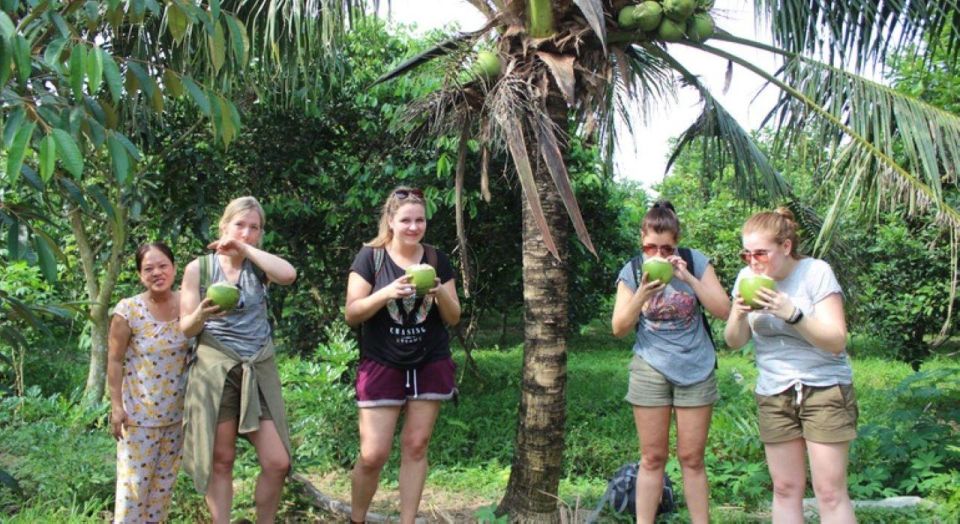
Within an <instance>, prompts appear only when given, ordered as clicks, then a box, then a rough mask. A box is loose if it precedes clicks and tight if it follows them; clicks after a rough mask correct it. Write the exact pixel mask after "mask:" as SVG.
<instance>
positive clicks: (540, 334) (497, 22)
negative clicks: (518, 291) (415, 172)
mask: <svg viewBox="0 0 960 524" xmlns="http://www.w3.org/2000/svg"><path fill="white" fill-rule="evenodd" d="M468 1H469V2H470V4H472V5H473V6H475V7H476V8H477V9H478V10H479V11H480V12H482V13H483V14H484V15H486V17H487V19H488V23H487V24H486V25H485V26H484V27H483V28H481V29H480V30H478V31H474V32H467V33H460V34H457V35H455V36H453V37H452V38H450V39H448V40H445V41H443V42H441V43H439V44H438V45H436V46H435V47H433V48H431V49H429V50H427V51H425V52H423V53H421V54H419V55H417V56H415V57H413V58H411V59H409V60H407V61H405V62H403V63H402V64H400V65H399V66H397V67H396V69H395V70H393V71H391V72H390V73H388V74H386V75H384V76H383V77H382V78H381V79H380V81H388V80H390V79H391V78H394V77H396V76H398V75H402V74H406V73H408V72H410V71H411V70H413V69H414V68H416V67H419V66H420V65H422V64H424V63H427V62H430V61H433V60H441V61H443V66H444V70H446V71H448V72H449V73H448V75H447V82H445V84H444V87H443V88H442V89H440V90H438V91H437V92H435V93H433V94H432V95H430V96H429V97H427V98H425V99H423V100H422V101H420V102H418V103H417V104H416V105H415V107H413V108H412V111H411V114H412V115H414V116H413V118H417V117H419V115H429V118H428V119H427V120H425V121H423V131H424V132H426V133H431V134H432V133H441V132H442V133H450V132H455V133H457V134H458V135H459V136H460V137H461V141H460V148H461V153H460V159H459V162H458V166H457V170H456V188H457V195H458V196H457V208H458V210H459V209H461V208H462V202H461V200H462V188H463V184H464V174H465V171H466V168H465V164H466V161H465V160H466V155H467V139H468V138H471V137H476V138H478V139H479V142H480V144H481V147H482V150H483V156H482V161H481V191H483V192H484V193H485V191H484V189H485V188H486V187H487V184H488V176H487V172H486V171H487V170H486V159H487V158H488V156H489V153H490V152H491V151H495V150H506V151H507V152H508V153H509V155H510V157H511V158H512V159H513V164H514V166H515V168H516V174H517V177H518V178H519V180H520V184H521V186H522V189H523V194H524V197H525V198H524V202H525V203H524V213H523V223H524V227H523V265H524V267H523V278H524V280H523V282H524V292H523V295H524V320H525V343H524V366H523V380H522V394H521V402H520V406H519V415H518V416H519V421H518V425H517V435H516V448H515V451H514V459H513V464H512V469H511V474H510V480H509V482H508V487H507V492H506V494H505V495H504V498H503V499H502V501H501V502H500V506H499V510H498V511H499V512H500V513H508V514H509V515H510V518H511V520H514V521H524V522H528V521H545V522H552V521H556V520H557V501H556V498H555V496H556V494H557V488H558V484H559V479H560V475H561V459H562V452H563V439H564V420H565V383H566V345H565V336H566V327H567V321H566V318H567V289H568V285H567V273H566V259H567V256H566V249H565V246H566V245H567V237H568V235H569V234H570V232H571V226H572V232H574V233H575V234H576V235H577V237H578V238H579V239H580V241H581V242H582V243H583V244H584V245H585V246H586V247H587V249H588V250H590V251H591V252H594V253H595V249H594V247H593V245H592V243H591V241H590V236H589V233H588V232H587V230H586V228H585V226H584V222H583V220H582V217H581V213H580V210H579V207H578V205H577V200H576V196H575V194H574V192H573V189H572V187H571V184H570V178H569V176H568V173H567V171H566V168H565V162H564V155H565V152H566V151H567V143H568V136H569V135H568V132H570V131H572V132H573V133H576V134H578V135H581V136H583V137H584V138H586V139H588V140H595V141H596V142H597V143H599V144H600V147H601V148H602V149H603V150H604V151H606V153H607V158H608V162H609V159H610V158H611V156H612V152H613V147H614V143H615V140H616V136H615V135H616V126H615V122H616V121H617V119H618V118H621V119H623V120H624V121H625V122H627V123H628V126H627V129H628V131H629V129H630V124H629V123H630V122H632V120H633V119H635V118H636V116H637V115H640V116H641V117H644V116H645V115H649V114H650V109H651V108H653V107H660V106H663V105H665V104H670V103H671V102H672V101H673V100H674V95H675V93H676V92H677V90H678V89H681V88H692V89H695V90H697V91H698V92H699V93H700V96H701V99H702V106H703V107H702V113H701V115H700V117H699V118H698V119H697V120H696V122H695V123H694V124H693V125H692V126H691V127H690V128H689V129H688V130H687V131H686V132H685V133H684V134H683V135H682V137H681V140H680V146H681V147H683V146H686V145H688V144H690V143H693V142H695V141H696V142H700V143H703V144H704V145H705V151H706V152H707V154H708V156H709V158H711V159H713V160H714V163H713V165H717V166H719V165H724V164H725V163H729V164H732V165H733V167H734V172H735V180H736V182H737V187H738V190H739V193H740V195H741V196H742V197H743V198H745V199H750V200H753V201H757V202H764V203H770V202H777V201H780V202H782V201H785V200H787V201H789V200H791V199H792V198H793V197H792V195H791V190H790V187H789V185H788V184H787V183H786V181H785V180H784V179H783V178H782V177H781V176H780V174H779V173H777V172H776V171H775V170H774V169H773V168H772V166H771V163H770V162H769V161H768V159H767V158H766V157H765V156H764V154H763V153H762V152H761V150H760V149H759V148H758V147H757V145H756V144H755V142H754V141H753V139H752V138H751V136H750V134H749V133H748V132H747V131H746V130H745V129H743V128H742V127H741V126H740V125H739V124H738V123H737V122H736V121H735V120H734V119H733V118H732V117H731V116H730V114H729V113H728V112H727V110H726V109H725V108H724V107H723V106H722V105H721V104H720V103H719V102H718V101H717V99H716V98H715V97H714V96H713V94H712V93H711V92H710V91H709V90H708V89H707V88H706V86H705V85H704V84H703V83H702V82H701V81H700V80H699V79H698V78H697V76H696V75H695V74H693V73H692V72H691V71H689V70H688V69H687V68H685V67H684V66H683V65H682V64H681V63H680V62H679V61H678V60H677V59H676V58H675V56H674V50H675V49H677V48H679V47H688V48H693V49H696V50H698V51H699V52H701V53H703V54H704V55H706V56H712V57H715V58H717V59H719V60H723V61H727V62H728V63H729V64H730V65H731V67H732V65H736V66H739V67H742V68H744V69H747V70H748V71H751V72H752V73H755V74H757V75H759V76H761V77H762V78H764V79H766V81H767V82H769V83H770V84H772V85H773V86H774V87H776V88H778V89H779V90H780V93H781V97H780V100H779V103H778V104H777V106H776V108H775V110H774V111H773V112H772V113H771V115H770V117H769V118H770V120H769V121H770V122H771V123H772V124H774V125H775V126H776V128H777V129H778V133H777V135H776V147H775V148H774V149H775V150H777V149H778V148H789V147H791V145H792V144H795V143H797V141H799V140H808V139H809V137H811V136H813V137H817V139H819V140H820V141H821V142H822V144H823V147H822V149H821V151H820V154H821V158H820V160H821V164H820V165H822V166H823V167H822V170H823V173H822V174H823V176H824V177H829V178H833V179H835V180H836V186H835V187H838V188H839V190H838V191H837V192H836V194H835V195H832V196H831V198H832V199H833V205H832V207H831V208H830V211H829V212H828V213H827V215H826V217H825V219H824V221H823V223H822V227H821V228H820V236H819V243H818V248H819V249H823V248H824V247H825V246H826V245H827V242H828V241H829V239H830V238H831V232H832V231H833V229H834V226H835V224H836V223H837V218H838V217H839V216H840V214H841V213H842V211H843V210H844V209H845V208H846V207H847V206H846V204H847V203H848V202H849V201H850V200H852V199H861V200H864V201H868V202H873V203H875V204H876V205H880V206H890V205H896V204H900V203H907V204H908V205H909V209H910V211H911V212H912V213H916V214H921V213H924V214H929V215H931V216H935V217H936V220H935V221H936V223H937V224H938V225H940V226H943V227H945V228H947V229H949V230H950V231H952V232H953V235H952V238H954V239H956V238H957V236H956V232H957V231H960V213H958V211H957V210H956V208H955V207H953V206H952V205H950V204H949V203H948V202H947V201H945V199H944V193H943V188H944V187H945V186H947V185H948V184H950V185H953V184H956V183H957V177H956V172H955V171H954V166H955V165H956V164H957V161H958V160H960V118H957V117H956V116H955V115H952V114H947V113H945V112H943V111H940V110H937V109H935V108H932V107H930V106H928V105H926V104H924V103H922V102H920V101H917V100H914V99H911V98H909V97H907V96H904V95H901V94H899V93H896V92H894V91H893V90H891V89H889V88H887V87H886V86H883V85H881V84H879V83H877V82H874V81H871V80H869V79H867V78H865V77H864V76H861V73H862V72H863V71H864V70H865V69H866V68H868V67H871V66H873V65H876V64H880V63H882V62H883V60H884V58H885V57H886V56H887V55H888V54H890V53H900V52H904V51H906V50H909V49H913V50H914V52H917V53H922V52H923V50H924V46H925V45H938V44H939V43H940V42H941V40H940V39H939V38H931V37H939V36H943V40H942V41H943V42H946V43H945V44H943V45H946V46H947V48H948V49H949V50H950V51H951V52H952V53H955V51H956V48H957V43H958V40H957V34H958V27H960V26H958V24H956V23H954V20H955V19H956V18H957V16H958V11H957V2H956V1H955V0H948V1H945V2H919V1H916V0H884V1H870V0H836V1H832V2H829V3H822V2H817V1H812V0H776V1H775V0H755V2H754V7H755V10H756V12H757V15H758V16H759V17H760V18H761V19H763V20H766V21H767V22H768V23H769V24H770V28H771V32H772V35H773V41H774V44H773V45H767V44H763V43H760V42H755V41H752V40H749V39H746V38H741V37H738V36H735V35H733V34H730V33H728V32H726V31H724V30H723V21H722V18H720V17H719V16H717V15H718V13H716V12H715V10H714V9H713V1H712V0H655V1H652V2H643V3H642V5H634V4H641V2H640V0H552V1H551V0H468ZM718 41H721V42H726V43H732V44H736V46H740V48H745V49H758V50H762V51H765V52H769V53H771V54H773V55H775V56H777V57H779V58H780V59H781V64H782V65H781V67H780V68H779V69H778V70H776V71H765V70H763V69H761V68H759V67H757V66H756V65H754V64H753V63H751V62H750V61H749V60H747V59H744V58H742V57H740V56H738V55H737V53H736V52H734V51H730V50H729V48H730V46H724V47H719V46H715V45H713V44H714V43H715V42H718ZM478 49H479V50H481V51H479V52H477V50H478ZM797 205H799V204H797ZM866 207H867V208H869V207H870V206H866ZM458 214H459V213H458ZM804 216H806V215H804ZM458 232H459V233H460V236H461V238H460V242H461V248H463V247H464V243H465V240H464V238H463V234H462V232H463V227H462V219H460V218H459V217H458ZM461 252H464V253H465V252H466V250H465V249H461Z"/></svg>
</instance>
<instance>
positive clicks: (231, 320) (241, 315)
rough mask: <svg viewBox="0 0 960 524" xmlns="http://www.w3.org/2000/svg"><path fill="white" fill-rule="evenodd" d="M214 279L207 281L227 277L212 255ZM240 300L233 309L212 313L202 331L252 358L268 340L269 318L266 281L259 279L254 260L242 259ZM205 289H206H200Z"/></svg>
mask: <svg viewBox="0 0 960 524" xmlns="http://www.w3.org/2000/svg"><path fill="white" fill-rule="evenodd" d="M213 260H214V263H213V275H212V276H213V278H212V279H211V281H210V284H211V285H212V284H215V283H217V282H222V281H225V280H227V278H226V276H225V275H224V274H223V269H221V268H220V257H216V256H215V257H213ZM237 285H238V286H240V303H239V304H238V305H237V307H236V308H234V309H233V310H231V311H229V312H227V313H225V314H223V315H217V316H212V317H210V318H209V319H207V322H206V323H205V324H204V325H203V330H204V331H205V332H206V333H207V334H210V335H213V336H214V337H215V338H216V339H217V340H219V341H220V343H221V344H223V345H224V346H227V347H228V348H230V349H232V350H234V351H236V352H237V354H238V355H240V356H241V357H244V358H247V357H252V356H253V355H256V354H257V351H260V348H261V347H263V345H264V344H266V343H267V341H268V340H270V334H271V329H270V321H269V318H268V317H267V283H266V282H261V280H260V278H259V277H258V276H257V272H255V271H254V268H253V262H250V260H247V259H244V261H243V267H242V268H241V269H240V278H239V279H238V281H237ZM201 292H205V290H201Z"/></svg>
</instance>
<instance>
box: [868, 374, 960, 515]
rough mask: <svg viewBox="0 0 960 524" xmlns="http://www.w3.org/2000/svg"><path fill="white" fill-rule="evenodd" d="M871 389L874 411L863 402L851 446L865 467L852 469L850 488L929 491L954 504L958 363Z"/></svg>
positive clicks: (959, 454) (959, 434) (959, 435)
mask: <svg viewBox="0 0 960 524" xmlns="http://www.w3.org/2000/svg"><path fill="white" fill-rule="evenodd" d="M872 395H873V396H872V397H871V398H870V400H869V402H870V405H871V407H875V408H876V411H874V410H870V411H868V410H867V409H865V408H866V406H864V409H863V410H862V411H863V412H864V416H863V424H862V425H861V427H860V437H859V438H858V439H857V441H856V444H855V446H854V447H853V451H852V460H853V461H854V462H855V463H858V464H862V465H863V467H862V469H860V470H859V471H857V470H852V471H851V477H850V478H851V480H850V490H851V493H853V494H855V495H860V496H878V495H884V496H888V495H891V494H910V495H922V496H930V495H933V496H935V497H937V498H941V499H943V500H947V501H951V503H952V504H954V505H955V504H956V502H957V496H958V495H957V484H956V480H957V473H956V472H957V471H958V469H960V447H958V446H957V445H956V444H955V443H957V442H960V430H958V428H956V427H955V426H954V425H952V424H951V422H950V421H955V420H958V417H960V368H957V367H955V366H954V367H951V366H950V365H949V364H948V365H947V366H945V367H936V368H932V369H929V370H923V371H920V372H917V373H913V374H910V375H907V376H906V377H905V378H903V379H902V380H900V381H899V383H898V384H896V385H893V386H892V387H888V388H885V389H877V390H873V391H872ZM859 397H860V398H863V395H859ZM862 403H863V404H866V402H862ZM949 443H954V444H949Z"/></svg>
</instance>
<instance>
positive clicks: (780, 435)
mask: <svg viewBox="0 0 960 524" xmlns="http://www.w3.org/2000/svg"><path fill="white" fill-rule="evenodd" d="M798 246H799V242H798V238H797V223H796V222H795V221H794V218H793V213H792V212H791V211H790V210H789V209H786V208H780V209H777V210H776V211H773V212H763V213H757V214H755V215H754V216H752V217H751V218H750V219H749V220H747V222H746V223H745V224H744V226H743V247H744V250H743V251H742V252H741V254H740V256H741V258H743V260H744V262H746V263H747V264H748V267H745V268H743V270H741V271H740V274H739V276H738V277H737V283H736V284H735V285H734V290H735V291H734V305H733V311H731V313H730V318H729V319H728V321H727V327H726V330H725V331H724V338H725V339H726V341H727V344H728V345H729V346H730V347H731V348H733V349H736V348H739V347H742V346H743V345H744V344H746V343H747V342H748V341H749V340H750V339H751V338H752V339H753V342H754V347H755V349H756V359H757V369H758V371H759V375H758V378H757V388H756V393H755V394H756V399H757V405H758V408H759V426H760V440H761V441H763V444H764V449H765V451H766V456H767V466H768V467H769V469H770V476H771V478H772V479H773V520H774V521H775V522H777V521H782V522H802V521H803V494H804V490H805V489H806V467H805V465H804V459H805V455H809V457H810V473H811V477H812V479H813V491H814V493H815V494H816V497H817V502H818V504H819V506H820V516H821V518H822V519H823V521H824V522H827V521H829V522H842V523H845V522H855V518H854V514H853V506H852V504H851V503H850V497H849V495H848V494H847V483H846V482H847V461H848V453H849V447H850V441H851V440H853V439H854V438H855V437H856V435H857V432H856V425H857V401H856V397H855V395H854V391H853V384H852V383H853V376H852V373H851V371H850V364H849V362H848V361H847V355H846V352H845V348H846V341H847V325H846V320H845V319H844V311H843V293H842V291H841V289H840V285H839V284H838V283H837V279H836V277H835V276H834V274H833V270H832V269H831V268H830V265H829V264H827V263H826V262H824V261H823V260H818V259H814V258H809V257H801V256H800V254H799V253H798V252H797V247H798ZM755 275H766V276H768V277H770V278H772V279H773V280H774V281H775V282H776V289H775V290H769V289H765V288H763V287H761V288H759V289H758V290H757V291H756V295H755V296H754V297H751V298H752V299H753V302H754V304H753V306H754V308H751V306H750V305H748V304H747V303H746V302H745V301H744V299H743V297H741V296H740V293H739V290H740V282H741V281H743V280H744V279H746V278H748V277H753V276H755ZM745 293H746V294H748V295H749V294H750V293H751V291H745Z"/></svg>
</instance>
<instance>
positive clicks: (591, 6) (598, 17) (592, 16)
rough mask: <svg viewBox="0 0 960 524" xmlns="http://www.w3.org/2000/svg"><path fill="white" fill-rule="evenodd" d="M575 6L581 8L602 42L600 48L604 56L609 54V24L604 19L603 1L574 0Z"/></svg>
mask: <svg viewBox="0 0 960 524" xmlns="http://www.w3.org/2000/svg"><path fill="white" fill-rule="evenodd" d="M573 3H574V4H577V7H579V8H580V12H581V13H583V16H584V17H585V18H586V19H587V23H588V24H590V28H591V29H593V32H594V34H596V35H597V38H598V39H599V40H600V46H601V47H602V48H603V52H604V54H606V52H607V24H606V21H605V20H604V17H603V1H602V0H573Z"/></svg>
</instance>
